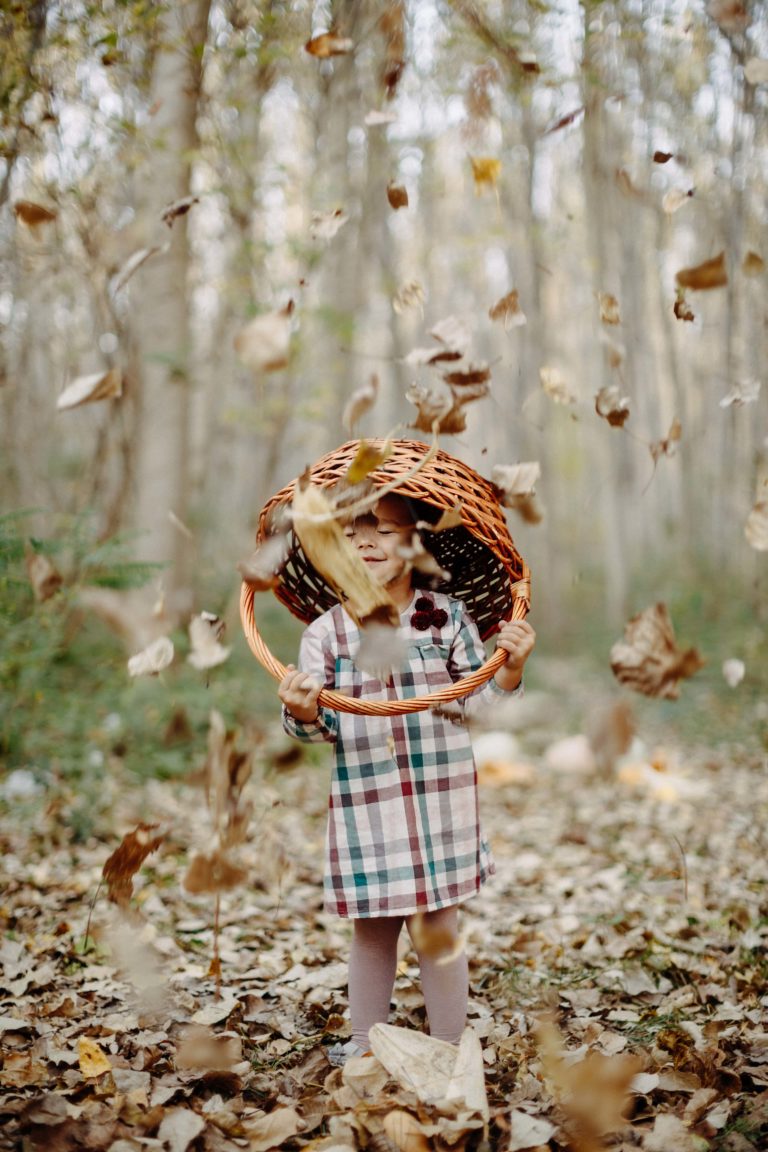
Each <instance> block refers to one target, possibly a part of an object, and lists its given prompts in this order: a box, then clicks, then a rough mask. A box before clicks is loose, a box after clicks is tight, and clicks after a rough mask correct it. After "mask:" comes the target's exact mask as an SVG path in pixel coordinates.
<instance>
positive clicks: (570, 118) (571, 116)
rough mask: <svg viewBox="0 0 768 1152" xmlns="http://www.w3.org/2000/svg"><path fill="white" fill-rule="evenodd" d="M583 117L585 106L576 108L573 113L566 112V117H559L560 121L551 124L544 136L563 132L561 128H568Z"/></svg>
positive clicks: (545, 130)
mask: <svg viewBox="0 0 768 1152" xmlns="http://www.w3.org/2000/svg"><path fill="white" fill-rule="evenodd" d="M583 115H584V106H583V105H582V106H581V107H580V108H574V109H573V111H572V112H566V113H565V115H564V116H560V117H558V119H557V120H555V122H554V124H550V125H549V127H548V128H545V129H544V132H543V135H544V136H551V134H552V133H553V132H559V131H560V130H561V128H568V127H569V126H570V125H571V124H573V123H574V122H575V121H576V120H578V118H579V116H583Z"/></svg>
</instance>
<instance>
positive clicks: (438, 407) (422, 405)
mask: <svg viewBox="0 0 768 1152" xmlns="http://www.w3.org/2000/svg"><path fill="white" fill-rule="evenodd" d="M405 396H406V399H407V400H409V401H410V403H411V404H413V405H414V406H415V407H416V408H417V409H418V416H417V418H416V423H415V424H414V428H418V429H419V430H420V431H422V432H432V431H433V429H434V428H435V427H437V430H438V431H439V432H445V433H446V434H450V433H456V432H463V431H464V429H465V428H466V426H467V417H466V413H465V412H464V409H463V407H462V406H461V405H460V404H457V402H456V398H455V396H454V395H453V392H452V391H451V389H450V388H449V386H448V385H447V384H444V383H443V382H442V381H440V380H433V381H430V382H429V383H428V384H421V383H419V382H414V383H413V384H412V385H411V386H410V388H409V389H408V391H407V392H406V394H405Z"/></svg>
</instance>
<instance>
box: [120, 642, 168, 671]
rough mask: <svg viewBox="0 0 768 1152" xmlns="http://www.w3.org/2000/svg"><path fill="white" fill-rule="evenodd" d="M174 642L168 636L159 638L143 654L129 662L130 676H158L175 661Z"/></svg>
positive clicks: (139, 653) (133, 657)
mask: <svg viewBox="0 0 768 1152" xmlns="http://www.w3.org/2000/svg"><path fill="white" fill-rule="evenodd" d="M173 655H174V648H173V641H172V640H171V639H169V637H168V636H158V638H157V640H153V641H152V643H151V644H149V645H148V646H147V647H146V648H144V649H143V650H142V651H141V652H137V653H136V655H135V656H131V658H130V660H129V661H128V675H129V676H157V674H158V673H159V672H162V671H163V669H164V668H167V667H168V665H169V664H170V663H171V662H172V661H173Z"/></svg>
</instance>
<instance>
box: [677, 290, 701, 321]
mask: <svg viewBox="0 0 768 1152" xmlns="http://www.w3.org/2000/svg"><path fill="white" fill-rule="evenodd" d="M673 311H674V313H675V316H676V317H677V319H678V320H695V319H696V317H695V316H694V314H693V312H692V310H691V306H690V304H689V303H688V301H687V300H686V298H685V296H684V295H683V293H682V291H681V290H680V289H679V288H678V291H677V299H676V300H675V306H674V309H673Z"/></svg>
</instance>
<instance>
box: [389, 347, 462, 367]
mask: <svg viewBox="0 0 768 1152" xmlns="http://www.w3.org/2000/svg"><path fill="white" fill-rule="evenodd" d="M461 357H462V354H461V352H456V351H454V350H453V349H451V348H439V349H438V350H437V351H435V349H434V348H411V350H410V352H409V353H408V355H407V356H404V357H403V363H404V364H407V365H408V366H409V367H410V368H414V367H421V366H422V365H423V364H445V363H451V362H453V361H456V360H461Z"/></svg>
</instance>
